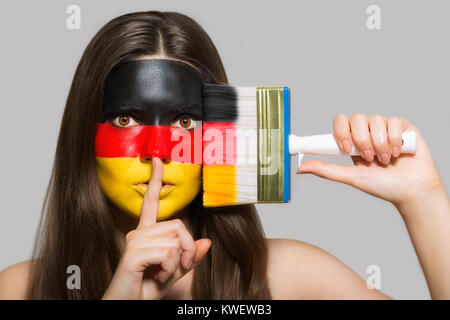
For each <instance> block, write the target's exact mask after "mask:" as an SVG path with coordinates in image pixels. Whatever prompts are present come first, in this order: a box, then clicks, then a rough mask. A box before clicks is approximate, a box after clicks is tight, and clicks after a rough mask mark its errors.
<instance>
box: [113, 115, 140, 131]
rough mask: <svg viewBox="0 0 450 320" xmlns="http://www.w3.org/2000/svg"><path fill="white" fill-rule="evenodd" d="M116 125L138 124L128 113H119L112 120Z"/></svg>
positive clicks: (123, 126) (129, 125)
mask: <svg viewBox="0 0 450 320" xmlns="http://www.w3.org/2000/svg"><path fill="white" fill-rule="evenodd" d="M112 122H113V124H114V125H115V126H116V127H120V128H128V127H133V126H137V125H139V123H138V122H137V121H136V120H134V119H133V118H132V117H130V116H128V115H120V116H118V117H116V118H114V120H113V121H112Z"/></svg>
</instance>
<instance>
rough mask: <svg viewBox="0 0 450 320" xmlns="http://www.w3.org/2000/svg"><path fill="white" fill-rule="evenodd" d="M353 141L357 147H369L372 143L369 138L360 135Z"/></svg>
mask: <svg viewBox="0 0 450 320" xmlns="http://www.w3.org/2000/svg"><path fill="white" fill-rule="evenodd" d="M352 140H353V142H354V143H355V144H356V145H357V146H362V145H367V144H368V143H369V142H370V140H369V138H368V137H366V136H358V135H357V136H354V137H352Z"/></svg>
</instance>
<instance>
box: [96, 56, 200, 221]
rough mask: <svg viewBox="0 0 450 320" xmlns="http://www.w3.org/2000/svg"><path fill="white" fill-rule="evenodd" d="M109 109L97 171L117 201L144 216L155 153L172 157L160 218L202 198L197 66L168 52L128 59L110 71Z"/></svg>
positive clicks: (99, 126) (99, 134)
mask: <svg viewBox="0 0 450 320" xmlns="http://www.w3.org/2000/svg"><path fill="white" fill-rule="evenodd" d="M102 115H103V122H102V123H99V124H97V133H96V137H95V154H96V161H97V173H98V177H99V180H100V184H101V186H102V188H103V190H104V192H105V194H106V196H108V198H109V199H110V200H111V201H112V202H113V203H114V204H115V205H116V206H118V207H119V208H121V209H122V210H124V211H125V212H127V213H130V214H132V215H133V216H135V217H139V216H140V212H141V207H142V202H143V197H144V194H145V192H146V188H147V185H146V184H147V183H148V181H149V180H150V178H151V174H152V167H151V158H152V157H153V156H157V157H159V158H161V159H162V160H163V161H164V160H165V161H164V176H163V187H162V190H161V193H160V202H159V213H158V219H160V220H161V219H165V218H168V217H170V216H172V215H174V214H175V213H177V212H178V211H180V210H181V209H183V208H185V207H186V206H187V205H188V204H189V203H190V202H191V201H192V200H193V199H194V198H195V197H196V195H197V194H198V193H199V191H200V188H201V120H202V81H201V76H200V74H199V73H198V72H197V71H196V70H195V69H193V68H192V67H190V66H189V65H187V64H185V63H182V62H179V61H174V60H166V59H146V60H137V61H130V62H127V63H125V64H123V65H121V66H120V67H118V68H117V69H114V70H113V71H112V72H111V73H110V75H109V76H108V79H107V81H106V85H105V91H104V104H103V110H102ZM194 142H195V143H194ZM199 152H200V155H199Z"/></svg>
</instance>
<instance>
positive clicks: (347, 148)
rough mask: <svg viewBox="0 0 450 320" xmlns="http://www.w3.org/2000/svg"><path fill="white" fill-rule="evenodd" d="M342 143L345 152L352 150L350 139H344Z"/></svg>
mask: <svg viewBox="0 0 450 320" xmlns="http://www.w3.org/2000/svg"><path fill="white" fill-rule="evenodd" d="M342 145H343V146H344V150H345V152H350V151H351V150H352V144H351V143H350V141H349V140H347V139H345V140H344V141H342Z"/></svg>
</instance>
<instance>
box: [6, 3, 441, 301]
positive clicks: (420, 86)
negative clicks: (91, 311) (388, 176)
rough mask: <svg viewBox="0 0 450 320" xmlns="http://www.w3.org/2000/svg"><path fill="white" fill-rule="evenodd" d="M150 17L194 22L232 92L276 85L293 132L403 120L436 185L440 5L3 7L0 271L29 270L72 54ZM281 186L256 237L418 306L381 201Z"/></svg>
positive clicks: (419, 286) (409, 256)
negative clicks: (375, 283) (283, 90)
mask: <svg viewBox="0 0 450 320" xmlns="http://www.w3.org/2000/svg"><path fill="white" fill-rule="evenodd" d="M70 4H78V5H79V6H80V7H81V19H82V21H81V30H74V31H71V30H68V29H67V28H66V19H67V14H66V8H67V6H68V5H70ZM370 4H376V5H379V6H380V7H381V17H382V30H380V31H369V30H368V29H367V28H366V18H367V14H366V8H367V7H368V5H370ZM153 9H154V10H163V11H165V10H171V11H178V12H181V13H184V14H187V15H188V16H190V17H192V18H194V19H195V20H196V21H197V22H199V23H200V24H201V25H202V26H203V27H204V29H205V30H206V31H207V32H208V33H209V35H210V36H211V38H212V39H213V41H214V43H215V44H216V46H217V48H218V50H219V52H220V54H221V57H222V59H223V63H224V65H225V68H226V71H227V73H228V76H229V79H230V82H231V83H232V84H234V85H240V86H247V85H287V86H289V87H290V88H291V91H292V126H293V131H294V132H295V133H296V134H298V135H310V134H320V133H327V132H331V130H332V120H333V118H334V116H335V115H336V114H338V113H345V114H347V115H351V114H353V113H356V112H360V113H365V114H367V115H373V114H376V113H380V114H383V115H385V116H387V117H390V116H394V115H400V116H404V117H405V118H407V119H409V120H410V121H411V122H413V123H414V124H415V125H416V126H417V127H418V128H419V129H420V130H421V131H422V133H423V135H424V137H425V139H426V141H427V143H428V145H429V146H430V148H431V150H432V153H433V156H434V158H435V161H436V163H437V166H438V168H439V170H440V173H441V176H442V178H443V180H444V182H445V184H446V185H447V186H448V185H449V179H450V176H449V169H450V168H449V166H450V161H449V158H450V151H449V148H448V145H449V144H448V138H449V131H448V125H449V120H450V108H449V105H450V97H449V91H450V90H449V88H450V62H449V61H450V60H449V57H450V45H449V40H448V39H449V36H450V19H449V18H448V15H449V13H450V2H449V1H444V0H443V1H430V0H422V1H412V0H408V1H406V0H404V1H400V0H397V1H386V0H385V1H383V0H372V1H365V0H354V1H336V0H328V1H324V0H320V1H318V0H310V1H281V0H278V1H277V2H274V1H230V0H229V1H206V0H204V1H167V0H164V1H126V2H125V1H120V2H119V1H114V2H113V1H80V0H78V1H61V0H58V1H18V0H15V1H5V0H3V1H1V4H0V39H1V42H2V49H1V59H0V70H1V72H0V81H1V91H0V92H1V110H2V117H3V121H2V125H1V126H0V137H1V154H2V156H1V160H0V161H1V162H0V164H1V165H0V170H1V179H0V188H1V192H0V194H1V203H2V213H1V215H0V269H3V268H5V267H7V266H9V265H11V264H14V263H17V262H19V261H23V260H26V259H29V256H30V253H31V248H32V245H33V240H34V235H35V230H36V227H37V223H38V219H39V216H40V210H41V206H42V201H43V197H44V192H45V189H46V187H47V183H48V179H49V177H50V170H51V165H52V159H53V155H54V151H55V147H56V138H57V134H58V130H59V125H60V120H61V116H62V112H63V108H64V104H65V100H66V98H67V94H68V90H69V87H70V84H71V81H72V77H73V75H74V71H75V68H76V65H77V63H78V61H79V59H80V57H81V54H82V52H83V51H84V49H85V47H86V45H87V44H88V42H89V41H90V39H91V38H92V37H93V36H94V34H95V33H96V32H97V31H98V30H99V29H100V27H101V26H103V25H104V24H105V23H106V22H108V21H109V20H110V19H112V18H114V17H116V16H119V15H121V14H124V13H128V12H133V11H141V10H153ZM268 40H270V41H271V43H272V44H275V45H270V46H267V45H266V43H267V41H268ZM312 158H313V157H311V156H309V157H307V159H312ZM307 159H306V160H307ZM322 159H323V160H325V161H333V162H335V163H340V164H346V165H350V164H351V161H350V159H348V158H331V157H328V158H322ZM293 160H294V161H293V163H292V170H293V172H295V169H296V168H295V164H296V158H294V159H293ZM292 178H293V179H292V180H293V185H292V198H293V199H292V202H291V203H289V204H284V205H258V209H259V213H260V216H261V219H262V221H263V224H264V227H265V231H266V234H267V236H268V237H282V238H292V239H298V240H302V241H305V242H308V243H311V244H314V245H316V246H319V247H321V248H323V249H325V250H327V251H328V252H330V253H331V254H333V255H335V256H337V257H338V258H339V259H341V260H342V261H343V262H344V263H346V264H347V265H348V266H350V267H351V268H352V269H353V270H354V271H355V272H357V273H358V274H359V275H360V276H361V277H363V278H364V279H366V278H367V274H366V268H367V266H369V265H371V264H376V265H378V266H380V268H381V276H382V278H381V286H382V287H381V289H382V291H383V292H385V293H386V294H388V295H390V296H392V297H394V298H398V299H427V298H429V294H428V290H427V287H426V283H425V279H424V277H423V274H422V271H421V269H420V265H419V263H418V260H417V257H416V254H415V252H414V249H413V246H412V244H411V242H410V239H409V236H408V234H407V230H406V228H405V226H404V224H403V221H402V219H401V218H400V216H399V214H398V213H397V212H396V210H395V208H394V207H393V206H392V205H391V204H390V203H388V202H385V201H382V200H379V199H376V198H373V197H371V196H369V195H367V194H364V193H362V192H360V191H358V190H356V189H352V188H351V187H349V186H346V185H342V184H339V183H335V182H331V181H327V180H324V179H321V178H318V177H315V176H312V175H302V176H298V175H295V174H294V173H293V176H292Z"/></svg>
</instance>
